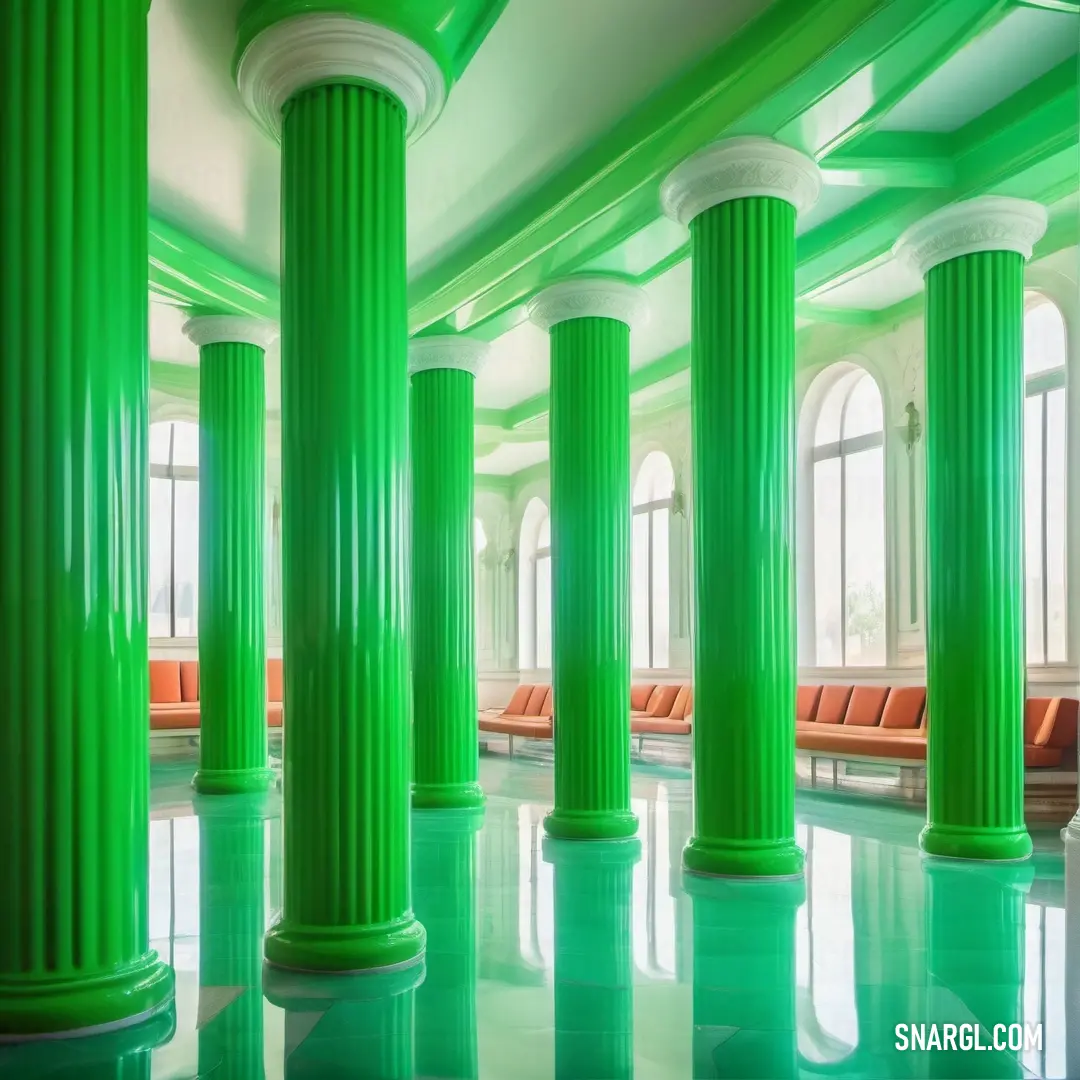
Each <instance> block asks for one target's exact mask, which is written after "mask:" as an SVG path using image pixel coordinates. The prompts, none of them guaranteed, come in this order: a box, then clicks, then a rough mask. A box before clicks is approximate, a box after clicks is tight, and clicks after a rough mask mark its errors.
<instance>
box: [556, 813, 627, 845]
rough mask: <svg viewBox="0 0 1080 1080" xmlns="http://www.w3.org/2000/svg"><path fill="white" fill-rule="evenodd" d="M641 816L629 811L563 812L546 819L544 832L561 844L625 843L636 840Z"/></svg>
mask: <svg viewBox="0 0 1080 1080" xmlns="http://www.w3.org/2000/svg"><path fill="white" fill-rule="evenodd" d="M637 831H638V819H637V815H636V814H633V813H631V812H630V811H629V810H560V809H559V808H558V807H556V808H555V809H554V810H552V811H551V813H549V814H548V815H547V816H546V817H545V818H544V832H546V833H547V834H548V836H554V837H556V838H558V839H560V840H625V839H627V838H628V837H631V836H636V835H637Z"/></svg>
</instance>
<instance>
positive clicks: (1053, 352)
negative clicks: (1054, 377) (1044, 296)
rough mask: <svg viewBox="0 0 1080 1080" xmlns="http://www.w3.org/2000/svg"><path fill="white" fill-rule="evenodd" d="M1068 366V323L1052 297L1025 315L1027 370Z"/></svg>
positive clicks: (1049, 369)
mask: <svg viewBox="0 0 1080 1080" xmlns="http://www.w3.org/2000/svg"><path fill="white" fill-rule="evenodd" d="M1064 366H1065V323H1064V320H1063V319H1062V318H1061V312H1060V311H1058V309H1057V306H1056V305H1054V304H1052V303H1050V301H1049V300H1047V301H1045V302H1044V303H1041V304H1039V306H1038V307H1033V308H1032V309H1031V310H1030V311H1029V312H1028V313H1027V314H1026V315H1025V316H1024V371H1025V372H1026V373H1027V374H1028V375H1035V374H1037V373H1038V372H1040V371H1053V370H1054V368H1059V367H1064Z"/></svg>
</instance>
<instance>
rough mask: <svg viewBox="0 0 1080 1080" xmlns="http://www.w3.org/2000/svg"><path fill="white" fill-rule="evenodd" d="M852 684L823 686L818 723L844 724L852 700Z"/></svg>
mask: <svg viewBox="0 0 1080 1080" xmlns="http://www.w3.org/2000/svg"><path fill="white" fill-rule="evenodd" d="M851 690H852V688H851V687H850V686H823V687H822V688H821V700H820V701H819V702H818V709H817V721H816V722H817V723H819V724H842V723H843V722H844V714H845V713H846V712H847V707H848V702H849V701H850V700H851Z"/></svg>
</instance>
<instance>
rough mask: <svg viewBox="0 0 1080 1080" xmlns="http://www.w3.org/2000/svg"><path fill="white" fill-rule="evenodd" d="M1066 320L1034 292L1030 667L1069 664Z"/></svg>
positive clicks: (1030, 325) (1030, 309) (1027, 530)
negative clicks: (1066, 571)
mask: <svg viewBox="0 0 1080 1080" xmlns="http://www.w3.org/2000/svg"><path fill="white" fill-rule="evenodd" d="M1065 357H1066V344H1065V322H1064V320H1063V319H1062V317H1061V312H1060V311H1058V309H1057V308H1056V307H1055V306H1054V304H1052V303H1051V302H1050V301H1049V300H1047V299H1045V298H1044V297H1042V296H1038V295H1036V294H1032V295H1030V296H1029V297H1028V302H1027V313H1026V314H1025V316H1024V375H1025V382H1026V395H1027V396H1026V400H1025V402H1024V561H1025V564H1026V567H1025V571H1026V572H1025V578H1026V581H1025V586H1026V591H1025V609H1026V613H1027V662H1028V663H1029V664H1046V663H1055V662H1059V661H1064V660H1067V659H1068V653H1067V649H1068V638H1067V634H1066V605H1065V548H1066V544H1065V412H1066V403H1065Z"/></svg>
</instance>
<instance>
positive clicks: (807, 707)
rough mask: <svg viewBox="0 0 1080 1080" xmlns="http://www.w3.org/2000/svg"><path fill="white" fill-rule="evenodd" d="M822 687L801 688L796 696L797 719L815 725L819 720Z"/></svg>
mask: <svg viewBox="0 0 1080 1080" xmlns="http://www.w3.org/2000/svg"><path fill="white" fill-rule="evenodd" d="M820 700H821V687H820V686H800V687H799V689H798V692H797V693H796V695H795V719H796V720H802V721H804V722H806V723H813V722H814V720H815V719H816V718H817V710H818V702H819V701H820Z"/></svg>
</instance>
